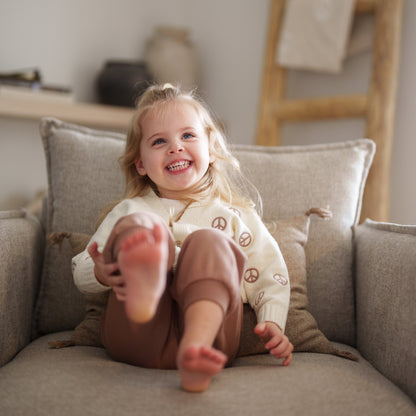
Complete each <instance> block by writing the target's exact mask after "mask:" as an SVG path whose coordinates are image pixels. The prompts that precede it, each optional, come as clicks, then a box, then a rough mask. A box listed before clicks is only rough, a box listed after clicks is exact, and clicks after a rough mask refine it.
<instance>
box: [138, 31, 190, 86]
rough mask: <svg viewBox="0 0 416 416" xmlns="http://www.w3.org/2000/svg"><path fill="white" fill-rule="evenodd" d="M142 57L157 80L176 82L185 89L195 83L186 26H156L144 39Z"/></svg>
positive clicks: (160, 81) (159, 81)
mask: <svg viewBox="0 0 416 416" xmlns="http://www.w3.org/2000/svg"><path fill="white" fill-rule="evenodd" d="M145 60H146V63H147V65H148V67H149V71H150V73H151V74H152V76H153V77H154V78H155V80H156V81H157V82H158V83H164V82H169V83H172V84H179V85H180V86H181V87H182V88H183V89H185V90H191V89H193V88H195V87H196V86H197V82H198V79H197V78H198V68H197V61H196V53H195V47H194V44H193V43H192V41H191V40H190V37H189V32H188V30H187V29H185V28H178V27H170V26H161V27H156V28H155V31H154V33H153V35H152V36H151V37H150V39H149V40H148V42H147V45H146V50H145Z"/></svg>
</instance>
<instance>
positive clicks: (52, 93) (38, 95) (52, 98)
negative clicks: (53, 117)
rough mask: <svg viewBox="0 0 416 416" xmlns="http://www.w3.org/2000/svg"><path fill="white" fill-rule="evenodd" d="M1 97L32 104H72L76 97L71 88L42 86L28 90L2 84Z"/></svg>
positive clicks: (0, 84) (0, 88) (0, 85)
mask: <svg viewBox="0 0 416 416" xmlns="http://www.w3.org/2000/svg"><path fill="white" fill-rule="evenodd" d="M0 97H1V98H4V99H8V100H23V101H30V102H39V101H42V102H59V103H67V104H72V103H74V102H75V99H74V95H73V93H72V91H71V90H70V89H69V88H63V87H52V86H47V85H45V86H41V87H39V88H30V87H29V88H28V87H24V86H23V87H22V86H18V85H10V84H2V83H1V82H0Z"/></svg>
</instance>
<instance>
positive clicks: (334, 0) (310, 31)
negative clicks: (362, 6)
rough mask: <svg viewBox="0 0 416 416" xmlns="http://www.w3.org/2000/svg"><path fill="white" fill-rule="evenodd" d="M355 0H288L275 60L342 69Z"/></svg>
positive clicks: (304, 66)
mask: <svg viewBox="0 0 416 416" xmlns="http://www.w3.org/2000/svg"><path fill="white" fill-rule="evenodd" d="M354 4H355V0H287V2H286V9H285V13H284V16H283V24H282V29H281V32H280V40H279V43H278V45H277V51H276V62H277V63H278V64H280V65H282V66H285V67H289V68H296V69H309V70H314V71H326V72H333V73H336V72H340V71H341V69H342V61H343V58H344V56H345V51H346V44H347V40H348V37H349V32H350V30H351V22H352V16H353V12H354Z"/></svg>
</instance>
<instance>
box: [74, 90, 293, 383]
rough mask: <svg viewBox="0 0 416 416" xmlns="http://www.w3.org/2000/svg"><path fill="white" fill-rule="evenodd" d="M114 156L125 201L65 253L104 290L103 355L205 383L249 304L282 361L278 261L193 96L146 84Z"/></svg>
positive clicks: (80, 277)
mask: <svg viewBox="0 0 416 416" xmlns="http://www.w3.org/2000/svg"><path fill="white" fill-rule="evenodd" d="M121 164H122V167H123V169H124V172H125V176H126V193H125V198H124V199H123V200H121V201H120V202H118V203H117V204H115V206H114V207H113V208H112V209H111V210H110V211H109V213H108V214H107V215H106V216H105V218H104V219H103V220H102V222H101V224H100V226H99V227H98V229H97V231H96V233H95V234H94V236H93V237H92V239H91V241H90V243H89V244H88V247H87V249H86V250H85V251H84V252H82V253H80V254H79V255H78V256H76V257H74V259H73V272H74V280H75V283H76V285H77V287H78V288H79V289H80V290H81V291H82V292H85V293H97V292H101V291H106V290H111V291H110V296H109V301H108V305H107V309H106V312H105V314H104V316H103V319H102V324H101V337H102V342H103V345H104V346H105V348H106V349H107V351H108V353H109V354H110V355H111V356H112V357H113V358H114V359H116V360H119V361H122V362H125V363H130V364H133V365H137V366H142V367H148V368H164V369H170V368H172V369H173V368H177V369H179V373H180V377H181V385H182V387H183V389H185V390H187V391H203V390H205V389H206V388H207V387H208V386H209V384H210V382H211V379H212V378H213V377H214V376H215V375H216V374H218V373H219V372H220V371H221V370H222V369H223V368H224V366H225V365H227V364H229V363H231V362H232V360H233V358H234V357H235V355H236V352H237V350H238V346H239V340H240V331H241V324H242V317H243V308H242V303H243V302H249V303H250V305H251V306H252V307H253V309H254V310H255V312H256V315H257V319H258V325H257V326H256V328H255V332H256V334H258V336H259V337H261V339H263V340H264V342H265V343H266V348H267V349H269V350H270V353H271V354H272V355H273V356H275V357H276V358H284V361H283V365H288V364H289V363H290V362H291V360H292V350H293V346H292V344H291V343H290V342H289V340H288V338H287V337H286V336H285V335H284V333H283V331H284V327H285V323H286V317H287V311H288V307H289V295H290V293H289V292H290V287H289V279H288V274H287V269H286V265H285V263H284V260H283V258H282V255H281V252H280V250H279V247H278V245H277V243H276V242H275V240H274V239H273V238H272V236H271V235H270V234H269V233H268V231H267V229H266V227H265V226H264V224H263V223H262V221H261V219H260V217H259V215H258V214H257V213H256V211H255V209H254V203H253V202H252V201H251V199H250V198H248V197H246V196H244V195H245V193H244V192H242V191H240V187H238V186H237V183H236V181H235V180H232V179H231V178H232V177H233V178H235V176H236V175H235V174H236V173H237V174H239V166H238V162H237V161H236V159H235V158H234V157H233V156H232V155H231V154H230V152H229V151H228V149H227V147H226V144H225V138H224V137H223V134H222V133H221V130H220V129H219V128H218V127H217V125H216V124H215V122H214V121H213V118H212V116H211V115H210V113H209V112H208V110H207V109H206V108H205V106H204V105H203V104H202V103H201V101H200V100H199V99H197V98H196V97H195V96H194V95H193V94H191V93H184V92H181V91H180V90H179V89H178V88H176V87H173V86H172V85H170V84H166V85H164V86H152V87H150V88H149V89H148V90H147V91H146V92H145V93H144V94H143V96H142V97H141V99H140V101H139V103H138V105H137V111H136V113H135V115H134V117H133V119H132V123H131V126H130V129H129V132H128V135H127V142H126V147H125V152H124V154H123V156H122V158H121Z"/></svg>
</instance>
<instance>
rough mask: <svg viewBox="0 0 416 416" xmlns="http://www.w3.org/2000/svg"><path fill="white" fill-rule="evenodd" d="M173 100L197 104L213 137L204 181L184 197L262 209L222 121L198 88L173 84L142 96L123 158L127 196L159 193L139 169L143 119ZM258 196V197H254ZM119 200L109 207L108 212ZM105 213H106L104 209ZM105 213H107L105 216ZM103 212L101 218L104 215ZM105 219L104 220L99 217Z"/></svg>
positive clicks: (161, 86)
mask: <svg viewBox="0 0 416 416" xmlns="http://www.w3.org/2000/svg"><path fill="white" fill-rule="evenodd" d="M172 102H179V103H180V102H182V103H188V104H190V105H192V106H193V107H194V109H195V110H196V112H197V114H198V115H199V117H200V119H201V123H202V126H203V127H204V128H205V132H206V135H207V137H208V140H209V145H210V151H211V153H212V154H213V155H214V156H215V161H214V162H213V163H210V165H209V168H208V170H207V172H206V173H205V175H204V177H203V178H202V179H201V181H200V182H199V183H198V184H196V185H195V186H194V187H193V188H192V189H189V190H187V191H186V192H185V191H184V193H183V195H181V200H183V201H192V202H193V201H200V202H203V201H209V200H212V199H214V198H219V199H220V200H222V201H224V202H227V203H230V204H233V205H236V206H240V207H246V208H247V207H251V208H254V207H255V206H256V204H255V203H254V200H256V202H257V203H258V206H257V208H258V209H261V202H260V201H261V200H260V197H259V195H258V192H257V191H256V190H255V188H254V186H253V185H252V184H251V183H250V182H249V181H248V180H247V179H246V178H244V176H243V175H242V173H241V170H240V165H239V162H238V161H237V159H236V158H235V157H234V156H233V155H232V154H231V152H230V151H229V150H228V147H227V142H226V138H225V135H224V134H223V129H222V128H221V127H220V124H219V123H218V122H217V121H216V119H215V117H214V116H213V115H212V114H211V112H210V111H209V110H208V107H207V106H206V105H205V104H204V102H203V101H202V99H201V98H200V97H198V96H197V95H196V93H195V91H191V92H184V91H182V90H181V89H180V88H179V87H177V86H173V85H171V84H164V85H153V86H151V87H149V88H148V89H147V90H146V91H145V92H144V93H143V95H142V96H141V97H140V99H139V101H138V103H137V105H136V111H135V113H134V115H133V117H132V120H131V123H130V126H129V130H128V133H127V140H126V146H125V150H124V153H123V155H122V156H121V157H120V159H119V162H120V165H121V168H122V170H123V172H124V175H125V178H126V188H125V192H124V198H134V197H138V196H144V195H145V194H146V193H147V192H148V190H149V188H152V189H153V190H154V191H155V192H156V194H158V190H157V186H156V185H155V184H154V183H153V182H152V180H151V179H150V178H149V177H148V176H147V175H146V176H142V175H140V174H139V173H138V172H137V169H136V161H137V159H139V158H140V143H141V140H142V128H141V125H140V123H141V121H142V119H143V117H144V115H145V114H147V113H148V112H149V111H158V112H160V114H161V115H162V114H163V112H164V111H166V107H167V104H169V103H172ZM253 196H254V198H253ZM118 202H119V201H117V202H116V203H113V204H112V206H111V207H110V208H109V209H107V210H106V213H108V212H109V211H110V210H111V208H113V207H114V206H115V205H116V204H117V203H118ZM104 214H105V213H104ZM104 214H103V216H105V215H104ZM103 216H101V218H100V220H102V219H103ZM99 222H101V221H99Z"/></svg>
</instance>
